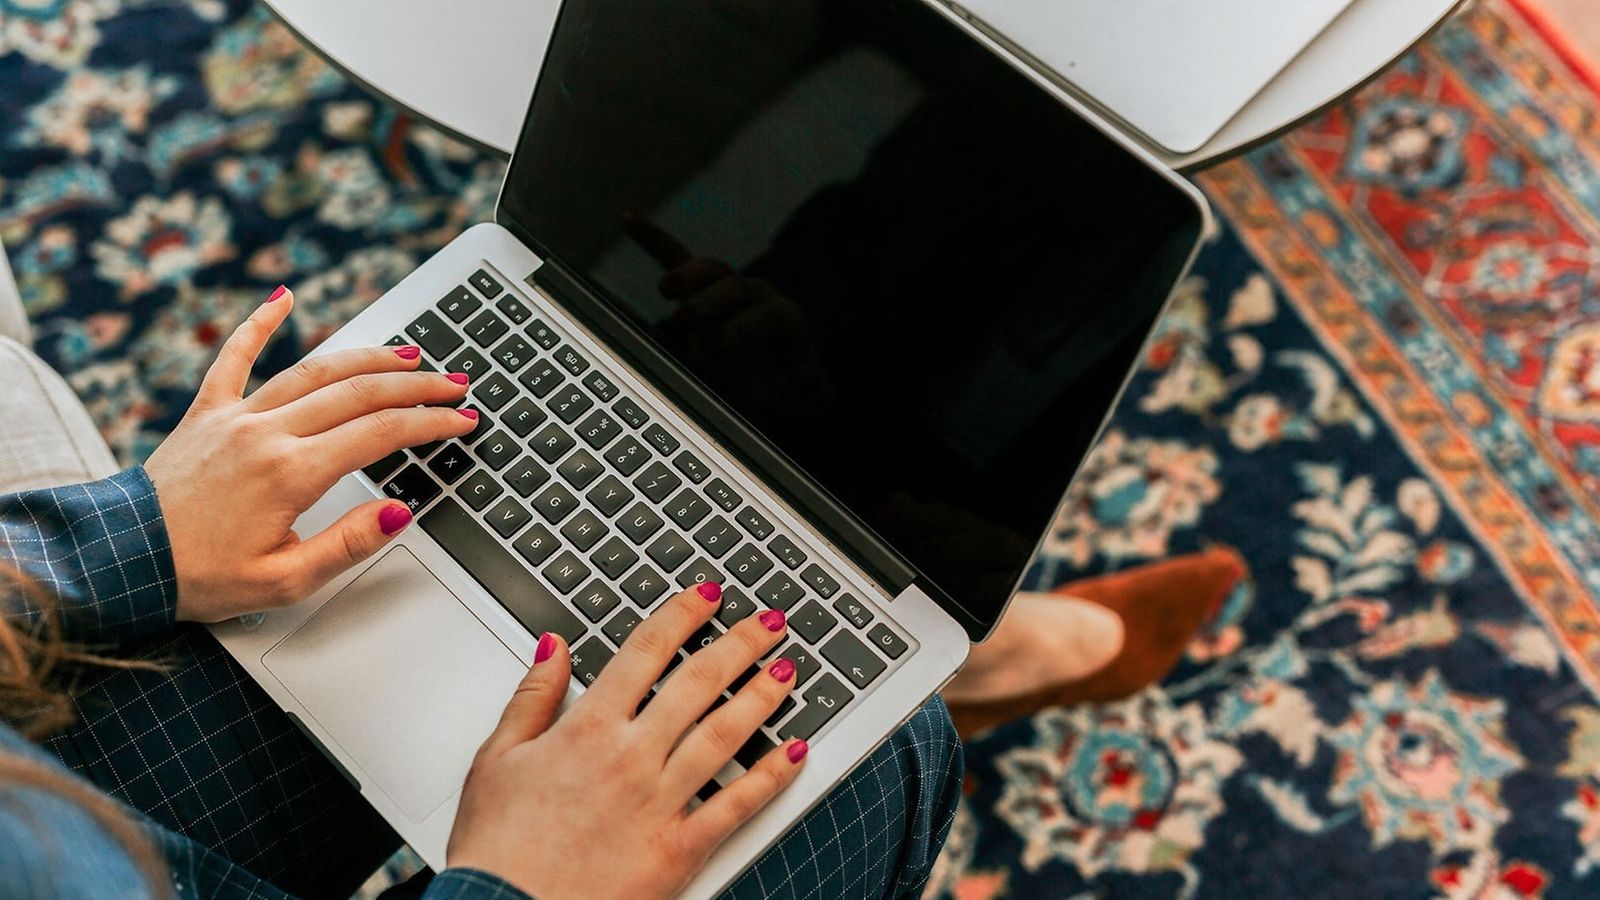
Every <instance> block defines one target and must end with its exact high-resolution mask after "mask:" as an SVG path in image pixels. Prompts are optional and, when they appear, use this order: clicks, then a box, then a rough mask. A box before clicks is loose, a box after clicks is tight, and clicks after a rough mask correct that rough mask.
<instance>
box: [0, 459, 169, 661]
mask: <svg viewBox="0 0 1600 900" xmlns="http://www.w3.org/2000/svg"><path fill="white" fill-rule="evenodd" d="M0 564H8V565H10V566H11V567H12V568H14V569H17V570H19V571H21V572H22V574H23V575H25V576H26V577H27V578H29V579H30V580H32V581H34V582H36V583H37V584H38V585H39V586H40V587H42V588H43V589H44V590H45V591H47V592H49V593H50V594H51V595H52V597H54V598H55V599H56V602H57V603H59V604H60V607H61V623H62V628H63V631H64V633H65V636H66V637H67V638H68V639H69V640H72V641H75V642H78V643H84V644H97V645H115V644H122V643H129V642H132V641H136V640H139V639H142V638H146V637H150V636H152V635H154V634H158V633H160V632H162V631H165V630H167V629H170V628H171V627H172V626H173V624H174V622H175V621H176V619H177V605H178V583H177V577H176V575H175V573H174V571H173V566H172V548H171V545H170V544H169V543H168V540H167V529H166V525H165V523H164V521H163V520H162V517H161V506H160V504H158V503H157V502H156V490H155V485H153V484H151V483H150V477H149V476H148V475H146V474H145V471H144V469H143V468H142V467H138V466H135V467H134V468H131V469H125V470H123V471H122V472H119V473H117V474H116V475H113V476H111V477H110V478H106V479H104V480H101V481H92V482H89V483H87V484H75V485H70V486H68V487H59V488H46V489H43V490H37V491H26V492H23V493H20V494H8V495H4V496H0ZM0 603H4V604H5V609H6V612H7V614H8V615H20V616H23V617H24V618H31V617H33V616H36V615H37V614H38V609H37V607H36V606H34V605H33V604H32V603H31V602H30V601H29V600H28V599H27V595H26V594H25V593H22V592H19V591H16V590H8V589H4V588H0Z"/></svg>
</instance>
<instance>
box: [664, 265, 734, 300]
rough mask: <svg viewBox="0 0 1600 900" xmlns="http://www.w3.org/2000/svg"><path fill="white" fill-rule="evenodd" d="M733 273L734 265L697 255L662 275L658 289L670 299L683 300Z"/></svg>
mask: <svg viewBox="0 0 1600 900" xmlns="http://www.w3.org/2000/svg"><path fill="white" fill-rule="evenodd" d="M732 274H733V267H732V266H729V265H728V264H727V263H725V262H721V261H718V260H715V259H704V258H701V257H696V258H695V259H691V260H688V261H687V262H684V263H683V264H682V265H680V266H677V267H676V268H674V269H673V270H672V271H670V272H668V273H667V274H665V275H663V276H661V280H660V281H659V282H657V283H656V289H657V290H659V291H660V292H661V296H663V297H666V298H667V299H669V300H683V299H686V298H688V297H692V296H694V295H695V294H698V293H700V292H701V291H703V290H705V289H706V288H709V287H711V286H712V285H714V284H716V283H717V282H719V281H721V280H723V279H724V278H727V277H728V276H730V275H732Z"/></svg>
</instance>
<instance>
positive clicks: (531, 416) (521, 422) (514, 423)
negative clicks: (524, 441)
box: [500, 397, 550, 438]
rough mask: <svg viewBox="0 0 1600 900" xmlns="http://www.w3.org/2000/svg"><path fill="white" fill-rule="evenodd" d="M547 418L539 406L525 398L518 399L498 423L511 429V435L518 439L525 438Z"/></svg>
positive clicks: (547, 415) (547, 414)
mask: <svg viewBox="0 0 1600 900" xmlns="http://www.w3.org/2000/svg"><path fill="white" fill-rule="evenodd" d="M549 418H550V414H549V413H547V412H545V411H544V409H543V408H542V407H540V406H539V404H537V403H535V402H533V401H532V400H529V399H528V398H527V397H520V398H518V399H517V402H515V403H513V404H511V408H510V409H507V410H506V411H505V414H504V415H502V416H501V417H500V422H501V424H503V425H505V426H506V427H507V428H509V429H511V433H512V434H514V435H516V436H517V437H519V438H525V437H527V436H528V435H530V434H532V433H533V430H534V429H535V428H538V427H539V426H540V425H543V424H544V423H545V420H546V419H549Z"/></svg>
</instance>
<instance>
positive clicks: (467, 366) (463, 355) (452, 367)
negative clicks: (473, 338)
mask: <svg viewBox="0 0 1600 900" xmlns="http://www.w3.org/2000/svg"><path fill="white" fill-rule="evenodd" d="M444 370H445V371H446V372H460V373H461V374H463V375H465V376H467V377H468V378H473V379H477V378H482V377H483V376H485V375H487V374H488V373H489V361H488V360H487V359H484V358H483V354H481V353H479V352H478V351H476V350H474V349H472V348H471V347H468V348H466V349H465V350H462V351H461V352H460V353H457V354H456V355H455V357H454V358H452V359H451V360H450V361H449V362H447V363H445V364H444Z"/></svg>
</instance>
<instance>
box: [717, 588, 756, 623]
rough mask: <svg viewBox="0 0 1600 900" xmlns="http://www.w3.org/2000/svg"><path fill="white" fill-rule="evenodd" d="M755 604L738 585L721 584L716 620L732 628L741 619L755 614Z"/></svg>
mask: <svg viewBox="0 0 1600 900" xmlns="http://www.w3.org/2000/svg"><path fill="white" fill-rule="evenodd" d="M755 613H756V604H755V601H754V600H751V599H750V597H749V596H748V595H747V594H745V592H744V591H741V590H739V587H738V585H732V584H724V585H723V586H722V606H721V608H719V609H718V610H717V621H718V622H721V623H722V624H724V625H726V626H728V627H729V628H732V627H733V626H735V625H737V624H739V623H740V622H741V621H743V620H745V619H748V618H749V617H751V616H753V615H755Z"/></svg>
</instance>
